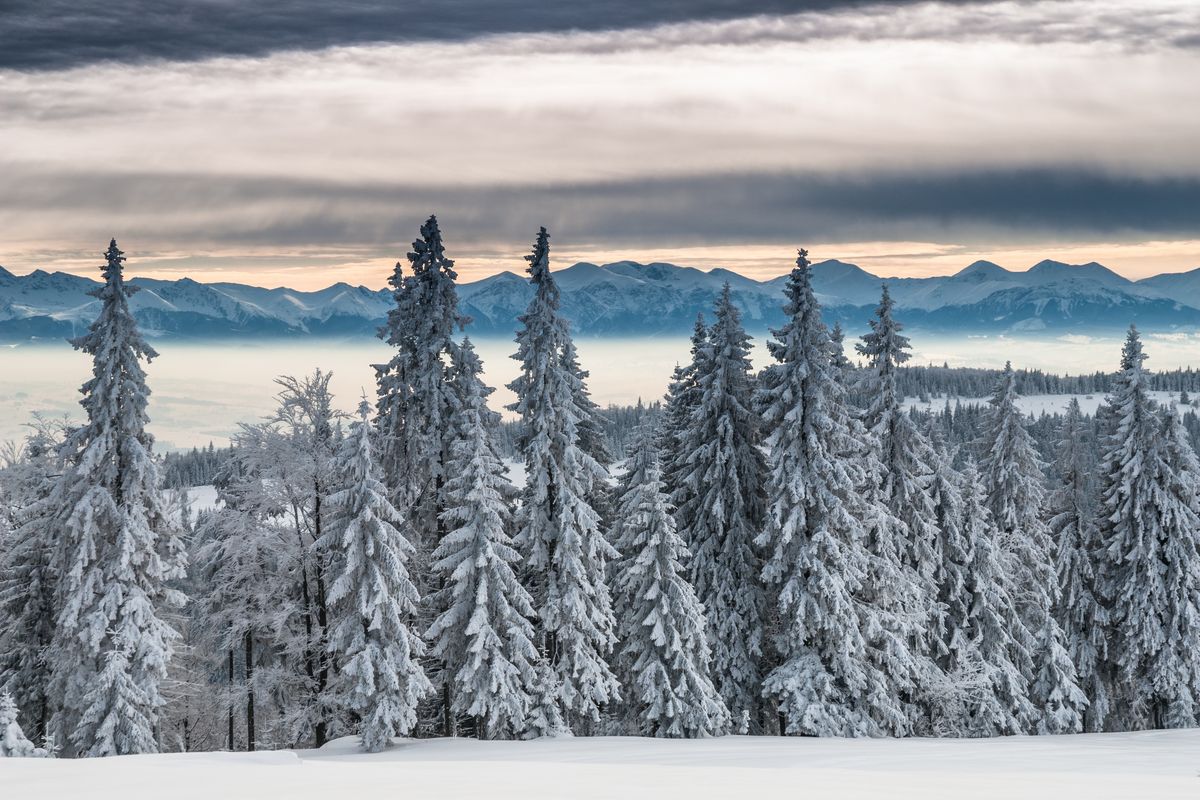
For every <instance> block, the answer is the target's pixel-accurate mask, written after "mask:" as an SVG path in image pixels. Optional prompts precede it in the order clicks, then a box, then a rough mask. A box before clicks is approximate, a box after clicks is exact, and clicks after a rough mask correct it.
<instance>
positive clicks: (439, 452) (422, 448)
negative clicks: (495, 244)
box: [375, 216, 470, 557]
mask: <svg viewBox="0 0 1200 800" xmlns="http://www.w3.org/2000/svg"><path fill="white" fill-rule="evenodd" d="M408 262H409V269H410V271H411V273H412V274H411V275H407V276H406V275H404V274H403V270H402V268H401V265H400V264H399V263H397V264H396V269H395V272H394V273H393V275H392V277H391V278H390V279H389V280H388V283H389V284H390V285H391V286H392V290H393V296H394V298H395V301H396V305H395V307H394V308H392V309H391V310H390V311H388V316H387V322H386V323H385V324H384V326H383V328H381V329H380V331H379V336H380V338H382V339H384V341H386V342H387V343H388V344H390V345H391V346H392V347H394V348H396V354H395V355H394V356H392V359H391V360H390V361H389V362H388V363H387V364H382V365H378V366H376V368H375V369H376V382H377V388H378V399H377V401H376V409H377V412H378V417H377V420H376V424H377V425H378V428H379V433H380V440H381V442H380V457H379V461H380V465H381V467H382V469H383V475H384V479H385V482H386V483H387V484H388V486H389V488H390V489H391V490H392V492H393V496H394V497H395V498H398V499H399V500H400V502H401V504H402V506H403V507H404V508H405V510H406V511H407V512H408V518H409V522H410V524H411V526H412V530H413V532H414V534H415V535H416V537H417V541H414V542H413V544H414V545H416V546H417V547H418V549H419V550H420V551H421V552H420V555H421V556H422V557H424V556H427V555H428V553H429V552H430V551H432V549H433V548H434V547H436V546H437V542H438V539H439V538H440V536H441V534H442V533H443V531H442V529H441V527H440V525H441V522H440V516H439V515H440V514H441V512H442V510H443V509H444V508H445V502H444V499H443V498H442V491H443V487H444V485H445V482H446V478H447V474H446V461H447V460H448V458H449V431H450V416H451V414H452V413H453V406H454V397H453V390H452V388H451V386H450V374H449V372H450V362H451V360H452V359H453V357H454V353H455V350H456V349H457V347H458V344H457V342H456V340H455V335H456V333H457V331H458V330H459V329H461V328H462V327H463V326H465V325H466V324H467V323H468V322H469V321H470V320H469V319H468V318H467V317H464V316H463V315H462V314H460V313H459V311H458V290H457V289H456V288H455V284H454V282H455V280H456V279H457V278H458V274H457V273H456V272H455V271H454V262H453V261H452V260H450V259H449V258H447V257H446V253H445V247H444V245H443V243H442V233H441V230H440V229H439V228H438V222H437V217H434V216H431V217H430V218H429V219H428V220H426V222H425V224H424V225H422V226H421V237H420V238H419V239H417V240H416V241H414V242H413V245H412V252H410V253H409V254H408Z"/></svg>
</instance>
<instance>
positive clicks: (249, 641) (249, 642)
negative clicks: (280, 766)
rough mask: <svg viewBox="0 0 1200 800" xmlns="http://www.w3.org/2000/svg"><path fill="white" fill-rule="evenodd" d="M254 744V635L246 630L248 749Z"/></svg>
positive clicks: (252, 747)
mask: <svg viewBox="0 0 1200 800" xmlns="http://www.w3.org/2000/svg"><path fill="white" fill-rule="evenodd" d="M254 745H255V735H254V637H253V636H252V635H251V633H250V631H246V750H247V751H249V752H253V750H254Z"/></svg>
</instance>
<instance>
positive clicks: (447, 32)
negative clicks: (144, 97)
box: [0, 0, 912, 69]
mask: <svg viewBox="0 0 1200 800" xmlns="http://www.w3.org/2000/svg"><path fill="white" fill-rule="evenodd" d="M905 2H912V0H893V2H890V3H889V2H881V1H880V0H861V1H859V0H849V1H847V0H587V2H545V0H400V1H399V2H397V1H395V0H393V1H390V2H389V1H388V0H356V1H355V2H337V1H336V0H267V1H266V2H247V1H246V0H182V1H181V2H179V1H176V2H161V1H160V0H107V2H96V1H95V0H82V2H80V0H6V1H5V2H0V15H2V16H0V23H2V24H0V69H3V68H13V69H57V68H62V67H71V66H77V65H80V64H88V63H94V62H98V61H120V62H139V61H144V60H147V59H168V60H193V59H198V58H208V57H212V56H240V55H263V54H266V53H271V52H276V51H279V50H304V49H316V48H323V47H330V46H335V45H347V44H363V43H368V42H403V41H421V40H434V41H438V40H451V41H452V40H460V39H468V38H473V37H477V36H483V35H491V34H504V33H536V32H563V31H579V30H584V31H586V30H608V29H623V28H632V27H638V26H646V25H656V24H662V23H678V22H687V21H691V20H699V21H708V20H723V19H730V18H734V17H743V16H750V15H755V14H788V13H795V12H797V11H805V10H813V9H827V8H833V7H839V8H840V7H845V6H858V5H867V4H882V5H896V4H903V3H905Z"/></svg>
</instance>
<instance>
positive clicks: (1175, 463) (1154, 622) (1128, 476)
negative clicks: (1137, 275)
mask: <svg viewBox="0 0 1200 800" xmlns="http://www.w3.org/2000/svg"><path fill="white" fill-rule="evenodd" d="M1145 360H1146V355H1145V353H1144V352H1143V350H1142V342H1141V338H1140V337H1139V336H1138V332H1137V329H1136V328H1132V327H1131V328H1130V330H1129V335H1128V337H1127V338H1126V340H1125V346H1124V349H1123V350H1122V353H1121V372H1120V374H1119V375H1118V377H1117V381H1116V385H1115V386H1114V388H1113V391H1112V393H1111V394H1110V395H1109V397H1108V400H1107V403H1106V405H1107V413H1106V418H1107V419H1108V420H1109V421H1110V425H1111V431H1110V432H1109V435H1108V437H1107V440H1106V441H1105V443H1104V453H1103V460H1102V463H1101V465H1100V470H1099V471H1100V476H1101V481H1102V487H1103V495H1102V502H1101V513H1100V536H1101V543H1102V548H1101V551H1100V554H1099V555H1100V559H1099V563H1098V570H1099V573H1100V576H1099V579H1100V582H1101V596H1102V597H1103V600H1104V602H1105V603H1106V604H1107V605H1108V613H1109V624H1110V629H1109V637H1108V642H1109V645H1108V662H1109V664H1110V665H1111V666H1110V670H1111V673H1110V674H1111V676H1112V680H1113V682H1114V684H1115V685H1114V687H1113V691H1114V697H1113V712H1112V713H1111V714H1110V722H1109V725H1110V726H1113V725H1114V724H1115V725H1117V726H1121V727H1130V728H1146V727H1148V728H1162V727H1171V728H1175V727H1190V726H1193V725H1195V724H1196V723H1197V711H1198V710H1200V663H1198V661H1197V655H1196V654H1197V652H1198V651H1200V609H1198V607H1197V605H1198V603H1200V553H1198V549H1200V545H1198V538H1197V537H1198V536H1200V516H1198V513H1200V509H1198V507H1197V502H1198V501H1197V494H1198V492H1200V468H1198V465H1197V461H1196V456H1195V453H1194V452H1193V451H1192V448H1191V445H1190V444H1189V443H1188V442H1187V440H1186V438H1185V437H1184V434H1183V433H1182V431H1181V428H1180V426H1179V425H1178V422H1177V421H1176V420H1175V418H1174V414H1173V413H1172V414H1170V415H1169V418H1168V419H1167V420H1165V421H1164V419H1163V417H1162V415H1161V413H1160V411H1159V409H1158V408H1157V406H1156V404H1155V403H1154V401H1153V400H1152V399H1151V398H1150V396H1149V387H1148V386H1147V382H1148V381H1147V375H1146V373H1145V368H1144V367H1143V363H1144V362H1145ZM1117 709H1120V711H1119V713H1118V711H1117Z"/></svg>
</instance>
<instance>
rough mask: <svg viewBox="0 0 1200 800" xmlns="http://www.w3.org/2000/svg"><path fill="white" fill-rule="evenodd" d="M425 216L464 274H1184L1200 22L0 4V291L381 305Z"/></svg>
mask: <svg viewBox="0 0 1200 800" xmlns="http://www.w3.org/2000/svg"><path fill="white" fill-rule="evenodd" d="M263 6H269V8H268V9H267V10H264V9H263V8H262V7H263ZM397 6H403V8H397ZM430 212H436V213H437V214H438V216H439V219H440V220H441V221H442V227H443V230H444V232H445V234H446V237H447V241H448V249H449V251H450V254H451V255H452V256H453V257H455V258H456V259H457V261H458V264H459V267H460V271H461V273H462V274H463V277H464V278H466V279H474V278H478V277H482V276H483V275H486V274H489V273H492V272H496V271H499V270H502V269H512V270H514V271H516V270H520V269H521V268H522V266H523V262H522V261H521V256H522V255H523V253H524V252H525V251H526V250H527V248H528V245H529V242H530V240H531V239H532V236H533V233H534V231H535V230H536V229H537V226H539V225H546V226H547V227H549V228H550V230H551V234H552V236H553V241H554V245H555V248H556V250H555V252H556V259H557V261H558V263H559V265H560V266H565V265H566V264H568V263H571V262H572V261H575V260H584V259H586V260H592V261H597V262H602V261H611V260H617V259H620V258H634V259H638V260H643V261H648V260H668V261H672V262H675V263H680V264H689V265H694V266H700V267H711V266H727V267H731V268H734V269H738V270H740V271H743V272H746V273H747V274H754V275H756V276H767V275H774V274H779V273H781V272H783V271H785V270H786V269H787V268H788V266H789V264H790V258H791V254H792V253H793V252H794V248H795V247H796V246H798V245H805V246H807V247H809V249H810V250H811V251H812V252H813V254H814V255H815V256H817V257H837V258H842V259H846V260H852V261H855V262H856V263H859V264H861V265H863V266H864V267H867V268H868V269H871V270H873V271H875V272H878V273H880V274H892V275H901V274H903V275H928V274H940V273H948V272H953V271H955V270H957V269H959V268H961V267H962V266H964V265H966V264H967V263H969V262H970V261H972V260H974V259H976V258H980V257H986V258H990V259H992V260H995V261H997V262H999V263H1001V264H1003V265H1005V266H1008V267H1010V268H1014V269H1023V268H1026V267H1028V266H1029V265H1030V264H1032V263H1033V262H1034V261H1036V260H1038V259H1040V258H1043V257H1054V258H1058V259H1060V260H1064V261H1071V262H1084V261H1089V260H1097V261H1100V262H1102V263H1105V264H1108V265H1109V266H1112V267H1114V268H1116V269H1117V270H1118V271H1120V272H1122V273H1124V274H1126V275H1129V276H1131V277H1137V276H1142V275H1147V274H1153V273H1155V272H1163V271H1179V270H1184V269H1190V268H1196V267H1200V3H1197V2H1195V0H1080V1H1079V2H1075V1H1074V0H1068V1H1067V2H999V3H997V2H959V3H912V2H890V3H866V2H833V1H832V0H825V1H822V0H807V1H797V2H782V0H591V1H590V2H588V3H547V2H544V0H409V1H408V2H404V3H394V2H385V1H384V0H356V2H353V3H331V2H328V1H327V0H286V1H285V2H273V3H246V2H242V0H182V2H174V3H169V4H167V3H161V2H153V1H152V0H108V1H107V2H104V3H99V2H90V1H89V0H85V1H84V2H79V1H78V0H4V2H0V264H3V265H4V266H5V267H7V268H9V269H11V270H14V271H18V272H25V271H28V270H30V269H33V268H35V267H42V268H46V269H64V270H68V271H73V272H85V273H90V272H91V270H92V269H93V268H94V266H95V264H96V262H97V259H96V254H97V253H98V252H99V251H100V250H102V249H103V246H104V245H105V244H106V243H107V240H108V238H109V237H110V236H116V237H117V238H118V239H119V240H120V242H121V244H122V247H123V248H124V249H125V250H126V251H127V252H128V254H129V255H130V264H131V268H132V269H134V270H135V271H137V272H138V273H141V274H154V275H157V276H161V277H179V276H182V275H190V276H192V277H195V278H197V279H199V280H240V281H246V282H254V283H260V284H266V285H279V284H287V285H292V286H297V287H300V288H316V287H318V286H322V285H326V284H329V283H332V282H334V281H336V280H346V281H350V282H354V283H365V284H368V285H373V286H380V285H382V284H383V280H384V277H385V275H386V274H387V273H388V271H389V268H390V265H391V263H392V262H394V261H395V260H396V259H397V258H402V257H403V254H404V252H405V251H406V250H407V244H408V242H409V241H410V240H411V239H412V238H413V235H414V234H415V232H416V229H417V227H418V225H419V223H420V221H421V220H422V219H423V217H424V216H426V215H427V214H428V213H430Z"/></svg>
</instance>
